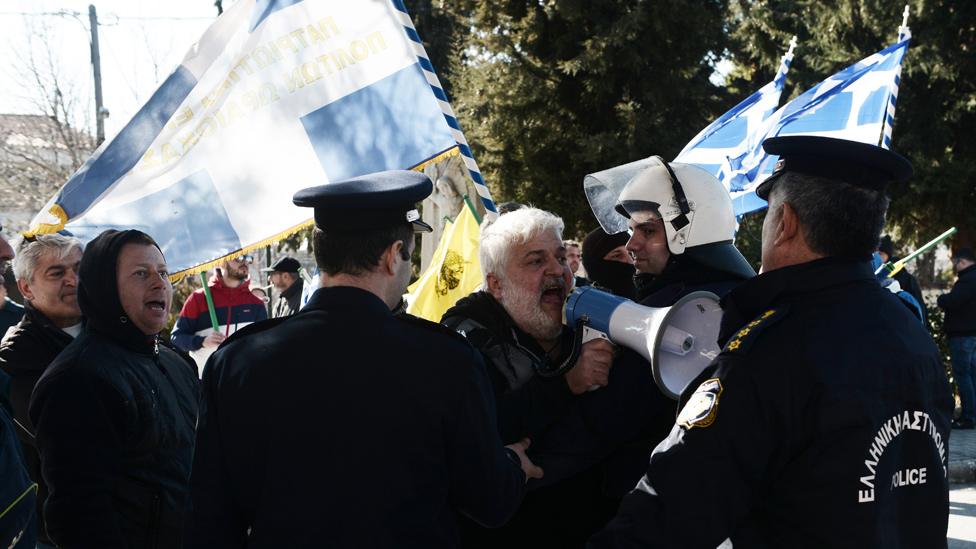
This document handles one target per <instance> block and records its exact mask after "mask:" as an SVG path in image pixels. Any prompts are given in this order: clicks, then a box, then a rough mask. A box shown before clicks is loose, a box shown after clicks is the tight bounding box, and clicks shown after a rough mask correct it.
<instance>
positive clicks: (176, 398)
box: [30, 231, 199, 549]
mask: <svg viewBox="0 0 976 549" xmlns="http://www.w3.org/2000/svg"><path fill="white" fill-rule="evenodd" d="M133 233H137V231H125V232H117V231H107V232H106V233H102V235H100V236H99V237H98V238H96V239H95V240H93V241H92V242H91V244H89V246H88V248H87V249H86V250H85V254H84V256H83V257H82V261H81V268H80V271H79V278H80V280H81V283H80V285H79V288H78V301H79V304H80V305H81V310H82V313H84V315H85V317H86V321H87V324H86V326H85V329H84V331H83V332H82V333H81V335H79V336H78V338H77V339H75V340H74V341H73V342H72V343H71V344H70V345H69V346H68V348H67V349H65V350H64V352H62V353H61V354H60V355H59V356H58V358H57V359H55V360H54V362H53V363H52V364H51V366H50V367H49V368H48V369H47V371H46V372H45V373H44V375H43V376H41V379H40V381H38V383H37V386H36V387H35V389H34V394H33V396H32V397H31V402H30V417H31V420H32V421H33V422H34V425H35V426H36V433H37V448H38V450H39V451H40V454H41V467H42V472H43V474H44V479H45V481H47V484H48V488H49V489H50V494H49V495H48V499H47V503H46V504H45V505H44V515H45V519H46V522H47V530H48V534H49V536H50V537H51V539H52V540H53V541H54V542H55V543H56V544H57V545H58V547H61V548H63V549H64V548H72V547H102V548H115V547H119V548H121V547H139V548H169V547H180V546H181V543H182V542H181V532H182V523H183V510H184V505H185V499H186V494H187V482H188V478H189V475H190V464H191V461H192V455H193V441H194V430H195V425H196V417H197V400H198V394H199V388H198V385H197V378H196V375H195V373H196V369H195V367H194V366H193V364H192V362H191V361H190V360H189V357H186V356H185V355H180V354H179V353H177V352H176V351H175V350H173V349H170V348H168V347H165V346H163V345H162V344H160V342H159V338H158V335H153V336H146V335H144V334H142V332H140V331H139V330H138V329H137V328H136V327H135V326H134V325H133V323H132V322H131V321H129V319H128V317H126V316H125V312H124V310H123V309H122V306H121V303H120V302H119V297H118V290H117V282H116V274H115V265H116V263H117V258H118V254H119V251H120V250H121V248H122V247H123V246H124V245H125V243H126V242H127V241H129V240H130V239H131V238H132V237H133Z"/></svg>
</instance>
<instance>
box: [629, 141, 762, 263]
mask: <svg viewBox="0 0 976 549" xmlns="http://www.w3.org/2000/svg"><path fill="white" fill-rule="evenodd" d="M614 209H615V210H616V212H617V213H619V214H620V215H622V216H624V217H626V218H628V219H629V218H630V217H631V216H632V215H635V214H637V213H646V212H653V213H654V214H655V217H660V218H661V220H662V221H663V223H664V231H665V234H666V235H667V242H668V249H669V250H670V251H671V253H672V254H674V255H681V254H687V255H689V256H691V257H693V258H694V259H695V260H697V261H698V262H699V263H702V264H703V265H706V266H708V267H712V268H714V269H718V270H720V271H725V272H729V273H733V274H737V275H741V276H744V277H747V278H749V277H753V276H755V274H756V273H755V271H754V270H753V269H752V267H751V266H750V265H749V262H748V261H746V259H745V258H744V257H742V254H741V253H739V250H737V249H736V248H735V246H733V245H732V239H733V237H734V235H735V215H734V214H733V213H732V200H731V199H730V198H729V193H728V191H726V190H725V187H724V186H722V183H721V182H720V181H719V180H718V179H716V178H715V177H714V176H713V175H711V174H710V173H708V172H706V171H705V170H703V169H701V168H699V167H698V166H695V165H692V164H681V163H678V162H672V163H671V164H668V163H667V162H665V161H664V160H663V159H661V157H659V156H655V157H651V158H649V159H647V164H646V165H645V166H644V167H643V169H642V170H640V172H639V173H637V175H635V176H634V177H633V178H632V179H631V180H630V181H629V182H628V183H627V184H626V185H625V186H624V188H623V190H621V191H620V195H619V196H618V198H617V203H616V206H615V207H614Z"/></svg>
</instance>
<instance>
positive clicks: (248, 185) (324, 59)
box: [29, 0, 493, 273]
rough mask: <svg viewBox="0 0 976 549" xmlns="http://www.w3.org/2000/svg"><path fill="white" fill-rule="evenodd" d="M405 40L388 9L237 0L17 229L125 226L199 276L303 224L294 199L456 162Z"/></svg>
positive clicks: (452, 136)
mask: <svg viewBox="0 0 976 549" xmlns="http://www.w3.org/2000/svg"><path fill="white" fill-rule="evenodd" d="M418 44H419V37H417V36H416V31H415V30H414V29H413V26H412V23H410V21H409V17H408V16H407V15H406V12H405V9H404V8H403V4H402V2H401V1H400V0H357V1H356V2H346V1H340V0H315V1H311V0H239V1H238V2H236V3H235V4H234V5H233V6H232V7H231V8H230V9H228V10H226V11H225V13H224V14H223V15H222V16H220V17H219V18H218V19H217V20H216V21H215V22H214V23H213V25H211V27H210V28H209V29H208V30H207V32H206V33H204V35H203V36H202V38H201V39H200V40H199V42H198V43H197V44H196V45H195V46H194V47H193V48H192V49H191V50H190V52H189V53H188V54H187V55H186V57H185V58H184V60H183V62H182V63H181V64H180V65H179V66H178V67H177V68H176V70H175V71H174V72H173V73H172V74H171V75H170V76H169V77H168V78H167V79H166V81H165V82H163V84H162V85H161V86H160V87H159V89H158V90H156V92H155V93H154V94H153V96H152V97H151V98H150V99H149V101H148V102H147V103H146V104H145V105H144V106H143V107H142V109H141V110H140V111H139V112H138V113H137V114H136V115H135V116H134V117H133V118H132V120H131V121H129V123H128V124H127V125H126V126H125V128H123V130H122V131H121V132H120V133H119V134H118V136H116V137H115V138H114V139H113V140H111V141H110V142H106V143H104V144H103V145H102V146H101V147H100V148H99V149H98V150H97V151H96V152H95V153H94V154H93V155H92V157H91V158H90V159H89V160H88V161H87V162H86V163H85V165H84V166H82V168H81V169H79V170H78V172H77V173H75V174H74V175H73V176H72V177H71V178H70V179H69V180H68V182H67V183H66V184H65V185H64V187H63V188H62V189H61V190H60V191H59V192H58V193H57V195H56V196H54V197H53V198H52V199H51V200H50V201H49V202H48V204H47V205H46V206H45V207H44V209H43V210H42V211H41V212H40V213H39V214H38V215H37V216H36V217H35V218H34V220H33V221H32V223H31V229H30V231H29V232H30V233H46V232H53V231H57V230H59V229H61V228H67V229H68V230H70V231H72V232H73V233H74V234H75V235H77V236H78V237H79V238H81V239H82V240H86V241H87V240H90V239H91V238H93V237H95V236H96V235H97V234H98V233H100V232H101V231H103V230H105V229H109V228H136V229H140V230H142V231H144V232H146V233H148V234H150V235H152V236H153V237H154V238H155V239H156V240H157V241H158V242H159V243H160V245H161V246H162V248H163V252H164V253H165V254H166V258H167V262H168V263H169V266H170V269H171V271H173V272H174V273H180V272H181V271H187V270H190V269H194V270H200V269H203V268H206V267H208V266H209V265H212V264H214V263H216V262H217V261H219V260H221V259H222V258H224V257H227V256H230V255H234V254H239V253H240V251H241V250H249V249H253V248H256V247H259V246H264V245H266V244H267V243H269V242H271V241H274V240H277V239H280V238H281V237H283V236H286V235H287V234H289V233H291V232H294V231H296V230H298V229H300V228H302V227H304V226H307V225H308V224H309V223H310V219H309V218H310V216H311V210H308V209H307V208H298V207H295V206H294V205H293V204H292V202H291V197H292V194H293V193H294V192H295V191H297V190H299V189H302V188H304V187H309V186H312V185H321V184H324V183H328V182H329V181H336V180H341V179H345V178H349V177H354V176H357V175H361V174H364V173H369V172H375V171H381V170H389V169H410V168H418V167H419V166H422V165H423V164H425V163H426V162H428V161H431V160H433V159H437V158H438V157H440V156H441V155H443V154H458V153H459V152H458V151H459V149H460V148H461V146H462V143H461V140H463V136H460V130H459V129H458V127H457V122H456V120H455V119H454V118H453V116H447V111H448V110H449V109H450V106H449V105H448V104H447V102H446V97H444V96H443V92H442V91H441V90H440V87H439V84H438V83H437V78H436V76H434V75H433V72H432V67H431V66H430V62H429V61H428V60H427V59H426V54H425V53H423V49H422V46H418ZM438 92H440V93H439V94H438ZM450 114H451V115H453V113H450ZM464 145H465V146H464V150H465V151H467V147H466V144H464ZM460 154H463V153H460ZM466 163H467V159H466ZM467 164H468V165H469V168H470V166H472V165H473V161H472V162H471V163H467ZM479 177H480V176H479ZM492 209H493V208H492Z"/></svg>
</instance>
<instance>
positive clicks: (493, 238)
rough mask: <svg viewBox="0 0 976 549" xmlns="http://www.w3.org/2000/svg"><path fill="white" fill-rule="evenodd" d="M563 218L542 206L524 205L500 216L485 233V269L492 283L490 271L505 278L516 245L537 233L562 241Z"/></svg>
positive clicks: (482, 233)
mask: <svg viewBox="0 0 976 549" xmlns="http://www.w3.org/2000/svg"><path fill="white" fill-rule="evenodd" d="M564 227H565V225H564V224H563V220H562V219H560V218H559V217H558V216H556V215H554V214H552V213H549V212H547V211H545V210H540V209H538V208H531V207H526V208H520V209H518V210H515V211H513V212H509V213H507V214H505V215H502V216H499V217H498V219H497V220H495V222H494V223H492V224H491V225H489V226H488V227H486V228H484V229H483V230H482V232H481V250H480V251H479V252H478V258H479V259H480V260H481V272H482V273H484V275H485V286H486V287H487V285H488V278H487V277H488V274H489V273H493V274H495V275H496V276H500V277H503V278H504V277H505V266H506V265H507V264H508V260H509V255H510V252H511V249H512V247H513V246H518V245H520V244H524V243H525V242H528V241H529V240H532V239H533V238H535V237H536V236H538V235H540V234H543V233H546V232H549V233H552V235H553V236H555V237H556V239H557V240H559V241H560V242H562V239H563V228H564Z"/></svg>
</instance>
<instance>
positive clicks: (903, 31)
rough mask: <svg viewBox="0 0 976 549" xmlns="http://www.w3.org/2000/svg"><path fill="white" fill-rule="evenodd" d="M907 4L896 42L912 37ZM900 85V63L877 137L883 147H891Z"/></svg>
mask: <svg viewBox="0 0 976 549" xmlns="http://www.w3.org/2000/svg"><path fill="white" fill-rule="evenodd" d="M909 13H910V12H909V9H908V4H905V11H903V12H902V14H901V15H902V16H901V26H900V27H898V42H899V43H901V42H904V41H905V40H908V39H909V38H911V37H912V31H911V29H909V28H908V14H909ZM899 86H901V63H899V64H898V70H897V71H896V72H895V84H894V86H893V87H892V90H891V93H890V94H888V104H887V109H886V110H885V116H884V124H882V125H881V135H880V136H879V137H878V145H879V146H881V147H882V148H885V149H890V148H891V132H892V128H893V127H894V125H895V105H896V104H897V103H898V87H899Z"/></svg>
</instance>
